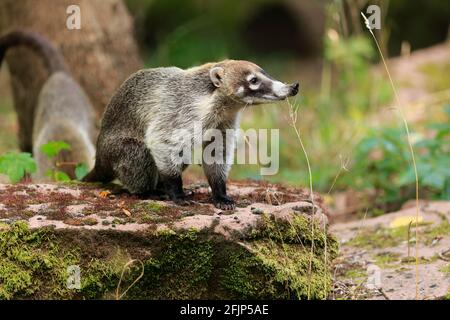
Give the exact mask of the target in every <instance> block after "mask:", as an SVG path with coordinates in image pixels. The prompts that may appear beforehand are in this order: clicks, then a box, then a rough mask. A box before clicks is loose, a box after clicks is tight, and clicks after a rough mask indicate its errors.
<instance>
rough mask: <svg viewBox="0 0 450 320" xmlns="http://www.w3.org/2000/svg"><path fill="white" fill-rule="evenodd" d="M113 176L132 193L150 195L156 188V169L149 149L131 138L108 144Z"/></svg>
mask: <svg viewBox="0 0 450 320" xmlns="http://www.w3.org/2000/svg"><path fill="white" fill-rule="evenodd" d="M108 153H109V156H110V157H111V159H112V164H113V165H112V169H113V171H114V176H115V177H116V178H117V179H119V180H120V182H122V184H123V185H124V186H125V188H126V189H127V190H128V191H129V192H130V193H132V194H138V195H142V196H146V195H150V194H152V192H153V191H154V190H155V189H156V185H157V182H158V170H157V168H156V165H155V161H154V159H153V157H152V154H151V152H150V150H149V149H148V148H147V147H146V145H145V144H144V143H143V142H141V141H138V140H136V139H133V138H124V139H120V140H118V141H117V140H116V141H114V142H113V143H111V145H110V146H109V151H108Z"/></svg>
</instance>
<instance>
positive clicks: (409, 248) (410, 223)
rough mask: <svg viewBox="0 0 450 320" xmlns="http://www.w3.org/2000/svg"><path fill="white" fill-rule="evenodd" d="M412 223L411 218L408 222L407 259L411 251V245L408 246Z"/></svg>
mask: <svg viewBox="0 0 450 320" xmlns="http://www.w3.org/2000/svg"><path fill="white" fill-rule="evenodd" d="M412 223H413V221H412V220H411V221H410V222H409V225H408V259H409V257H410V251H411V246H410V242H409V241H410V239H411V226H412Z"/></svg>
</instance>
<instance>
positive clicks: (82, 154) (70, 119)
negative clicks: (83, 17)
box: [0, 31, 96, 180]
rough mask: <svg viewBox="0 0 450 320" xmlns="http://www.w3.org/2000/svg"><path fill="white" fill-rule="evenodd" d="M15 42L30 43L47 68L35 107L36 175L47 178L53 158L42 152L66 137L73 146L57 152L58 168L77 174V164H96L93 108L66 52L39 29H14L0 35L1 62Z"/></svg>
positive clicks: (69, 173) (20, 43) (38, 177)
mask: <svg viewBox="0 0 450 320" xmlns="http://www.w3.org/2000/svg"><path fill="white" fill-rule="evenodd" d="M15 46H24V47H28V48H30V49H31V50H33V51H34V52H36V54H38V55H39V56H40V57H42V60H43V62H44V66H45V68H46V69H47V70H48V74H49V76H48V79H47V80H46V81H45V83H44V84H43V86H42V88H41V90H40V93H39V96H38V101H37V104H36V109H35V111H34V120H33V135H32V142H33V145H32V148H33V156H34V158H35V160H36V162H37V173H36V175H35V176H33V178H37V179H39V180H43V179H46V173H47V171H48V170H49V169H54V161H53V160H51V159H49V158H48V157H47V156H46V155H45V154H43V153H42V152H41V146H42V145H44V144H46V143H48V142H50V141H64V142H66V143H68V144H69V145H70V147H71V149H70V150H63V151H62V152H61V153H60V155H59V156H58V162H60V163H61V165H60V166H59V167H58V168H57V169H58V170H60V171H63V172H65V173H66V174H68V175H69V177H71V178H74V177H75V172H74V171H75V165H76V164H78V163H84V164H86V165H87V166H88V167H89V168H92V167H93V165H94V157H95V147H94V141H95V136H96V128H95V120H94V119H95V118H94V109H93V107H92V105H91V102H90V101H89V98H88V97H87V96H86V94H85V93H84V91H83V89H82V88H81V87H80V86H79V85H78V83H77V82H76V81H75V80H74V79H73V78H72V76H71V75H70V72H69V70H68V68H67V66H66V63H65V61H64V58H63V56H62V55H61V54H60V53H59V51H58V50H57V49H56V48H55V47H53V45H52V44H50V42H48V41H47V40H46V39H45V38H43V37H42V36H40V35H39V34H37V33H34V32H29V31H12V32H10V33H8V34H6V35H4V36H3V37H1V38H0V65H1V62H2V60H3V57H4V55H5V53H6V52H7V50H8V49H9V48H11V47H15Z"/></svg>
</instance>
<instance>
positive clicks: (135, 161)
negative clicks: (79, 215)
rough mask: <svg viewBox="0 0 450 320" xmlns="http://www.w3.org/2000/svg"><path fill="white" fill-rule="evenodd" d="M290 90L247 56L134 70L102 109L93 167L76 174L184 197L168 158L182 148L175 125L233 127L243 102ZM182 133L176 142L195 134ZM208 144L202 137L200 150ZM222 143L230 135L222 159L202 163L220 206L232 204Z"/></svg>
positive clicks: (293, 89)
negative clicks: (183, 66) (184, 67)
mask: <svg viewBox="0 0 450 320" xmlns="http://www.w3.org/2000/svg"><path fill="white" fill-rule="evenodd" d="M297 92H298V83H295V84H292V85H287V84H284V83H281V82H279V81H276V80H274V79H273V78H271V77H270V76H269V75H268V74H267V73H266V72H264V70H262V69H261V68H260V67H258V66H257V65H255V64H253V63H251V62H247V61H235V60H225V61H222V62H218V63H208V64H205V65H202V66H200V67H195V68H191V69H187V70H182V69H179V68H175V67H171V68H156V69H147V70H141V71H138V72H136V73H135V74H133V75H132V76H131V77H130V78H128V79H127V80H126V81H125V82H124V83H123V84H122V86H121V87H120V88H119V89H118V91H117V92H116V94H115V95H114V96H113V97H112V99H111V101H110V103H109V105H108V106H107V108H106V110H105V113H104V115H103V119H102V124H101V129H100V133H99V137H98V140H97V155H96V161H95V166H94V169H93V170H92V171H91V172H90V173H89V174H88V175H87V176H86V177H85V179H84V180H85V181H102V182H109V181H111V180H113V179H115V178H118V179H119V180H120V181H121V182H122V183H123V184H124V186H125V187H126V188H127V189H128V190H129V191H130V192H131V193H135V194H144V195H145V194H151V193H152V192H154V191H155V190H156V189H157V188H159V187H160V186H162V187H163V188H164V191H165V192H166V193H167V194H168V195H169V197H170V198H171V199H172V200H174V201H175V202H178V203H184V198H185V194H184V192H183V186H182V180H181V173H182V171H183V169H184V168H185V167H186V164H179V163H175V162H174V161H173V159H174V156H176V155H178V154H179V153H180V152H182V150H186V149H185V147H186V146H184V145H182V143H180V136H179V134H177V133H176V132H177V131H176V129H184V130H185V129H191V128H192V126H193V124H194V123H200V124H201V127H202V130H207V129H219V130H221V131H222V132H225V130H226V129H230V128H236V127H237V126H238V125H239V124H238V119H239V117H238V115H239V113H240V111H241V110H242V108H243V107H244V106H245V105H248V104H261V103H268V102H271V101H276V100H283V99H285V98H286V97H288V96H294V95H296V94H297ZM184 132H186V130H185V131H184ZM187 132H190V133H187V135H189V136H188V137H187V139H186V137H184V139H182V140H183V141H184V143H189V144H192V143H193V141H195V140H196V139H202V137H196V136H194V130H188V131H187ZM223 137H224V139H225V134H224V135H223ZM209 143H210V142H209V141H208V142H203V148H205V147H207V145H208V144H209ZM227 144H234V141H225V142H224V143H223V146H224V148H223V150H222V151H221V154H222V155H223V157H224V158H225V160H224V161H221V162H220V163H219V162H218V163H206V162H205V161H203V163H202V167H203V170H204V173H205V175H206V177H207V179H208V182H209V185H210V186H211V189H212V198H213V202H214V204H215V206H216V207H218V208H221V209H225V210H229V209H233V208H234V207H235V204H234V201H233V200H232V199H231V198H229V197H228V196H227V193H226V178H227V174H228V171H229V169H230V164H229V161H227V159H228V158H229V157H230V156H231V154H230V152H229V150H233V148H230V147H229V145H228V147H227ZM224 150H226V151H225V152H223V151H224ZM227 151H228V152H227Z"/></svg>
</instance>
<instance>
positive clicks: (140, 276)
mask: <svg viewBox="0 0 450 320" xmlns="http://www.w3.org/2000/svg"><path fill="white" fill-rule="evenodd" d="M136 261H137V262H139V263H140V264H141V267H142V271H141V274H140V275H139V276H138V277H137V278H136V279H135V280H134V281H133V283H132V284H130V285H129V286H128V288H127V289H126V290H125V291H124V292H123V293H122V294H121V295H120V296H119V290H120V284H121V283H122V278H123V275H124V273H125V270H126V269H127V268H128V267H130V266H131V265H132V264H133V263H135V262H136ZM143 276H144V263H143V262H142V261H141V260H138V259H133V260H130V261H128V262H127V263H126V264H125V265H124V266H123V269H122V273H121V275H120V279H119V283H118V284H117V288H116V300H120V299H122V297H123V296H124V295H125V294H126V293H127V292H128V290H130V289H131V287H133V286H134V285H135V284H136V283H137V282H138V281H139V280H140V279H141V278H142V277H143Z"/></svg>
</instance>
